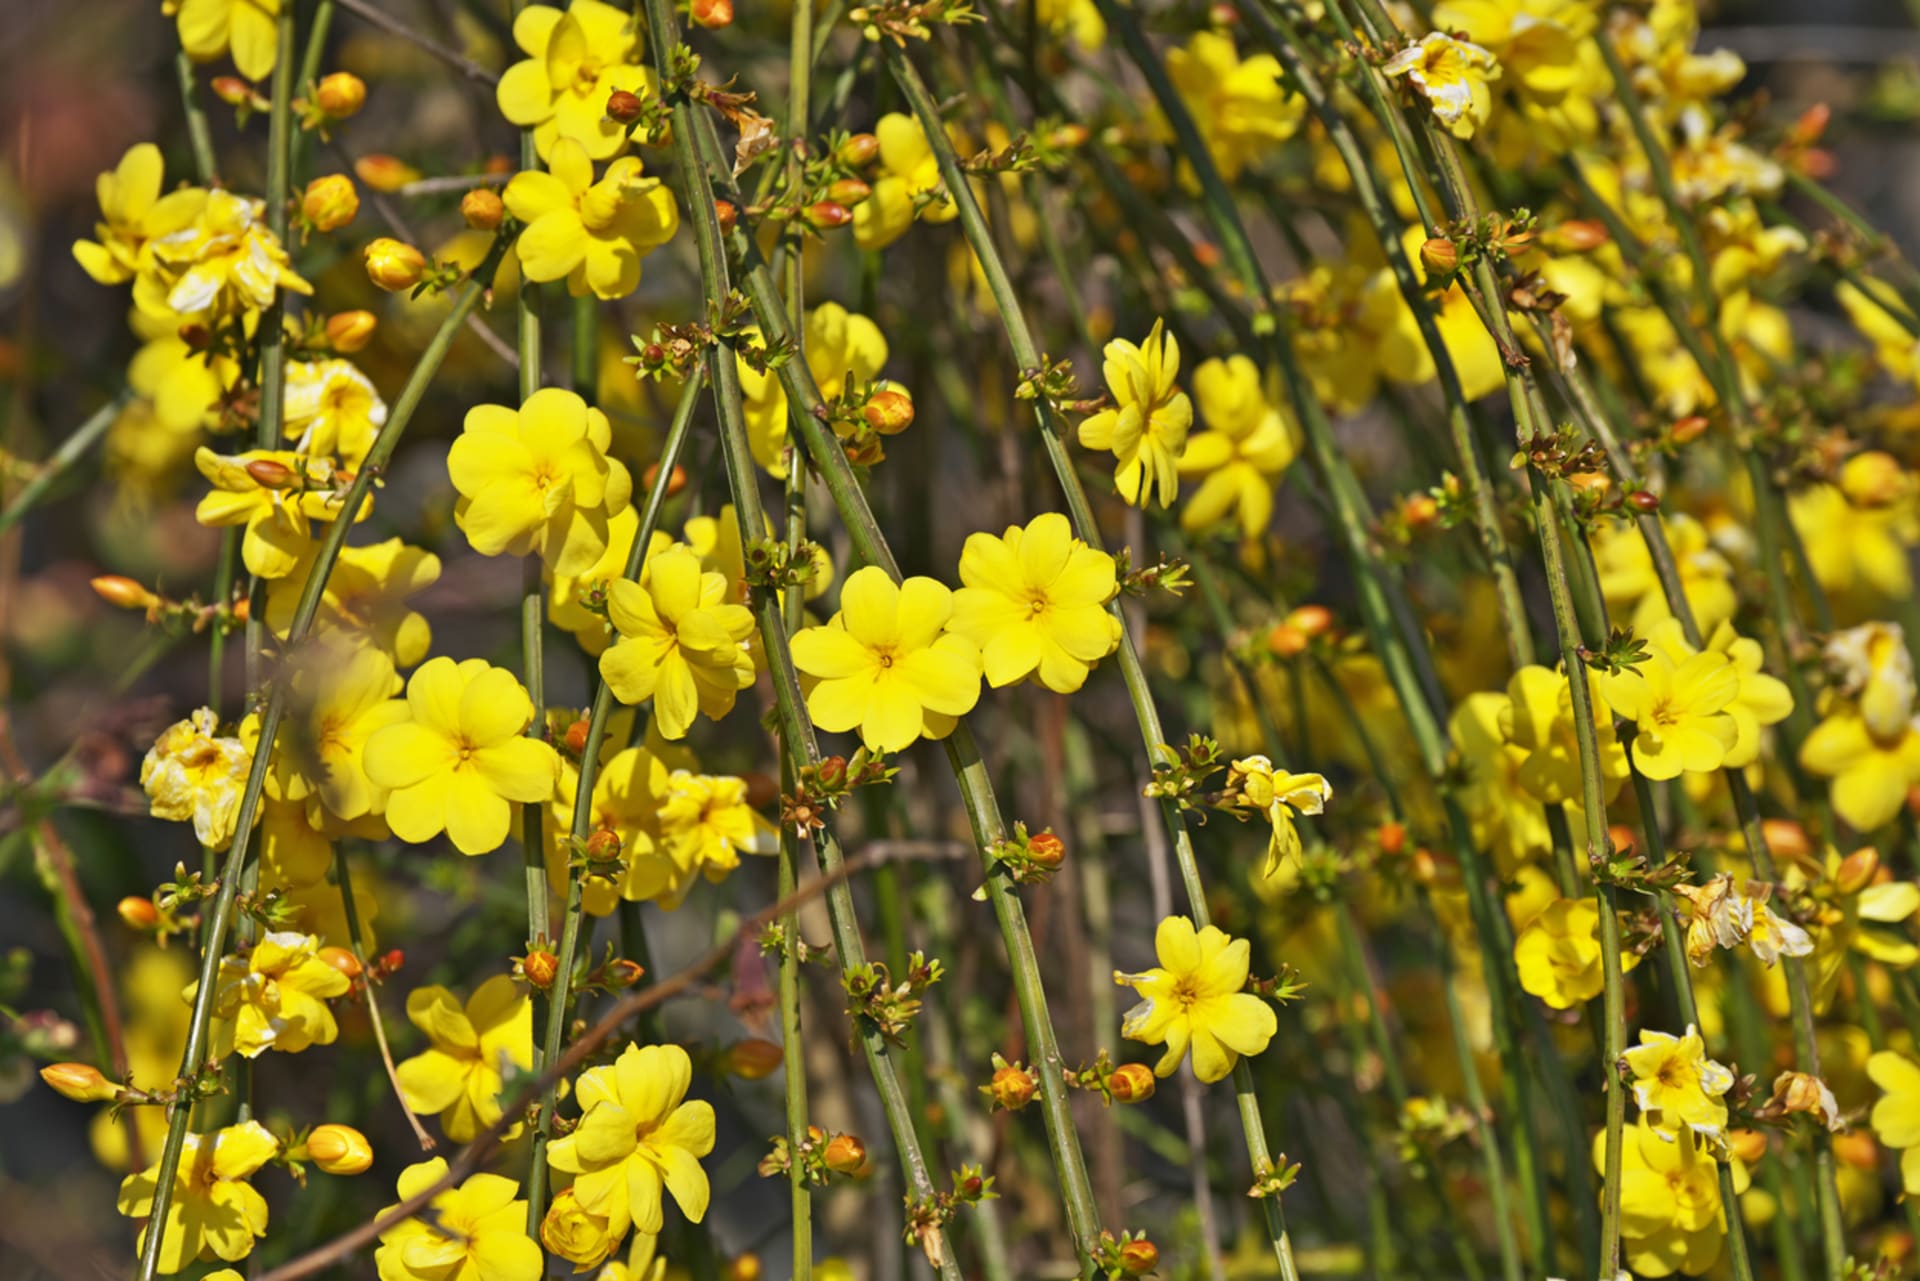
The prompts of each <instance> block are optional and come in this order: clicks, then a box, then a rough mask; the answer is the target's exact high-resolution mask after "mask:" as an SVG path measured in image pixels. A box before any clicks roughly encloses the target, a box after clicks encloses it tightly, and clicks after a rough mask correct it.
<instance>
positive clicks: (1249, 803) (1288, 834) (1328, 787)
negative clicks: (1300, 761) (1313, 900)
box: [1227, 756, 1333, 876]
mask: <svg viewBox="0 0 1920 1281" xmlns="http://www.w3.org/2000/svg"><path fill="white" fill-rule="evenodd" d="M1227 788H1228V790H1234V789H1238V790H1239V793H1240V797H1241V806H1242V807H1243V808H1246V809H1250V810H1254V811H1256V812H1258V813H1261V814H1264V815H1265V816H1266V819H1267V823H1268V824H1269V825H1270V826H1271V828H1272V829H1273V834H1272V836H1271V837H1270V838H1269V840H1268V841H1267V865H1266V867H1264V868H1263V869H1261V875H1262V876H1272V875H1273V874H1274V873H1275V872H1276V871H1278V870H1279V869H1280V864H1281V863H1282V862H1284V861H1285V860H1287V859H1290V858H1298V857H1299V855H1300V833H1299V832H1298V831H1296V830H1295V829H1294V826H1293V818H1294V815H1296V814H1318V813H1320V812H1321V811H1323V810H1324V809H1326V807H1327V801H1328V800H1329V799H1331V798H1332V796H1333V786H1332V784H1330V783H1328V782H1327V780H1326V779H1325V778H1322V777H1321V776H1320V775H1318V774H1290V773H1288V772H1287V771H1286V770H1280V769H1275V768H1274V767H1273V762H1272V761H1270V760H1268V759H1267V758H1266V757H1264V756H1249V757H1247V758H1245V759H1244V760H1238V761H1235V762H1234V763H1233V767H1232V768H1231V769H1229V770H1228V771H1227Z"/></svg>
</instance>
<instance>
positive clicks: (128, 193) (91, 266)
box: [73, 142, 207, 345]
mask: <svg viewBox="0 0 1920 1281" xmlns="http://www.w3.org/2000/svg"><path fill="white" fill-rule="evenodd" d="M164 179H165V168H164V164H163V162H162V160H161V158H160V148H158V147H156V146H154V145H153V144H152V143H150V142H142V143H137V144H135V145H134V146H131V147H129V148H127V153H126V154H125V155H124V156H122V157H120V163H119V164H118V165H116V166H114V168H113V169H112V170H111V171H109V172H107V173H103V174H101V175H100V177H99V179H98V181H97V182H96V184H95V191H96V192H97V193H98V195H99V198H100V221H99V222H98V223H96V224H94V229H93V234H94V235H96V236H98V237H99V240H97V241H93V240H79V241H75V242H74V246H73V256H74V258H75V260H76V261H78V262H79V264H80V266H81V268H82V269H83V270H84V271H85V272H86V273H87V274H88V275H89V276H92V277H93V278H94V279H95V280H96V281H98V282H99V283H101V284H103V285H118V284H124V283H125V282H126V281H129V280H132V279H133V278H134V275H135V274H136V273H138V272H140V271H143V270H148V269H150V268H151V266H152V255H151V253H150V252H149V246H150V245H151V243H152V242H153V240H154V239H155V238H156V237H159V236H165V235H170V234H171V233H173V232H176V231H178V230H180V228H182V227H185V226H187V225H188V224H189V223H191V222H192V221H193V220H194V219H195V218H196V217H198V216H199V213H200V210H201V208H202V207H203V206H204V205H205V204H206V201H207V193H206V191H205V190H203V189H202V188H199V187H182V188H180V189H179V190H177V191H170V192H166V193H165V194H162V192H161V185H162V183H163V181H164ZM183 345H184V344H183Z"/></svg>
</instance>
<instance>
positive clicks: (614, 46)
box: [495, 0, 654, 160]
mask: <svg viewBox="0 0 1920 1281" xmlns="http://www.w3.org/2000/svg"><path fill="white" fill-rule="evenodd" d="M513 42H514V43H515V44H517V45H519V46H520V48H521V50H522V51H523V52H524V53H525V54H526V55H527V56H526V57H525V58H524V59H522V60H521V61H519V62H516V63H514V64H513V65H512V66H510V67H508V68H507V70H506V73H505V74H504V75H502V76H501V77H500V85H499V88H498V89H497V90H495V97H496V99H497V100H498V102H499V106H500V114H501V115H503V116H505V117H506V118H507V120H508V121H509V122H510V123H512V124H516V125H519V126H520V127H521V128H522V129H532V130H533V145H534V147H535V148H536V149H537V150H538V151H539V153H540V158H541V159H542V160H551V159H552V158H553V155H554V151H555V148H556V145H557V144H558V143H559V142H560V141H561V140H563V139H564V140H566V141H569V142H572V143H573V144H575V145H576V146H578V147H579V148H581V150H582V151H583V152H584V153H585V154H586V155H587V157H588V158H589V159H592V160H610V159H612V158H613V157H614V156H616V155H618V154H619V153H620V150H621V148H623V147H625V146H626V145H627V129H626V126H625V125H622V124H621V123H620V122H618V121H616V120H614V119H612V118H611V117H610V116H608V114H607V99H608V98H609V97H611V96H612V95H613V94H615V93H616V92H619V93H630V94H633V95H634V96H635V97H638V98H647V97H651V96H652V95H653V84H654V81H653V72H652V71H651V70H649V69H648V68H646V67H644V66H642V65H640V64H641V40H640V27H639V24H638V23H637V22H636V21H635V20H634V17H633V15H632V14H631V13H629V12H628V11H627V10H625V9H623V8H618V7H616V6H614V5H610V4H603V3H601V0H573V3H571V4H570V5H568V6H567V8H566V9H565V10H564V11H563V10H560V9H557V8H555V7H553V6H552V5H545V4H530V5H527V6H526V7H525V8H523V9H521V10H520V12H519V14H518V16H516V17H515V18H514V20H513Z"/></svg>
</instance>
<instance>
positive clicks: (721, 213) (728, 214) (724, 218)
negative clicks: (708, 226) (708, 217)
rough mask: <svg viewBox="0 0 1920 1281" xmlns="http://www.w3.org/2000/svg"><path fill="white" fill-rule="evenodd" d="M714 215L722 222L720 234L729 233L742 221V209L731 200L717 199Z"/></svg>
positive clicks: (714, 204)
mask: <svg viewBox="0 0 1920 1281" xmlns="http://www.w3.org/2000/svg"><path fill="white" fill-rule="evenodd" d="M713 217H714V221H716V222H718V223H719V224H720V234H721V235H723V236H724V235H729V234H731V233H732V231H733V229H734V227H735V226H737V225H738V224H739V222H740V211H739V210H738V209H736V208H735V207H734V204H733V202H732V201H731V200H716V201H714V202H713Z"/></svg>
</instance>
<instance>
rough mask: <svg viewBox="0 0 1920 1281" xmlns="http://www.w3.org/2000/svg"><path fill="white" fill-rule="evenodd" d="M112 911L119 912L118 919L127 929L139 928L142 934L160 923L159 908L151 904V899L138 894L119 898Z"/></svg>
mask: <svg viewBox="0 0 1920 1281" xmlns="http://www.w3.org/2000/svg"><path fill="white" fill-rule="evenodd" d="M114 911H116V912H118V913H119V914H120V920H121V921H122V922H123V923H124V924H125V925H126V927H127V928H128V929H130V930H139V931H140V932H141V933H143V934H144V933H145V932H146V931H148V930H150V929H152V928H153V927H154V926H156V925H158V924H160V909H159V908H157V907H155V906H154V905H153V900H152V899H150V898H142V897H141V896H140V895H138V894H129V895H128V896H127V897H126V898H123V899H121V900H120V901H119V902H118V903H116V904H115V905H114Z"/></svg>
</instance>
